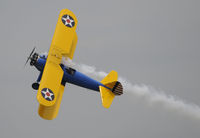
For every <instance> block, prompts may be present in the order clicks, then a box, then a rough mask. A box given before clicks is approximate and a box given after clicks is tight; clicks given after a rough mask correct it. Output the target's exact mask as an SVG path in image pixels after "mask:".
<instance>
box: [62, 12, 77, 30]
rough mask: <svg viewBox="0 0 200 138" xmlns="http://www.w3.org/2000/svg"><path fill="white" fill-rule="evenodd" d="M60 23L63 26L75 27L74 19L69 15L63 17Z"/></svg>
mask: <svg viewBox="0 0 200 138" xmlns="http://www.w3.org/2000/svg"><path fill="white" fill-rule="evenodd" d="M62 22H63V24H64V25H65V26H67V27H70V28H72V27H73V26H74V25H75V22H74V19H73V18H72V17H71V16H70V15H67V14H66V15H63V16H62Z"/></svg>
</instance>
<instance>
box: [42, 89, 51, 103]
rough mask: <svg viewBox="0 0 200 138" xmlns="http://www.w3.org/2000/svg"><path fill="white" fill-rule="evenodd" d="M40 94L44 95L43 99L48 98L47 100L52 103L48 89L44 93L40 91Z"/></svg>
mask: <svg viewBox="0 0 200 138" xmlns="http://www.w3.org/2000/svg"><path fill="white" fill-rule="evenodd" d="M42 93H43V94H44V98H45V99H47V98H49V99H50V100H51V101H52V98H51V96H52V95H53V94H52V93H50V92H49V89H47V90H46V91H42Z"/></svg>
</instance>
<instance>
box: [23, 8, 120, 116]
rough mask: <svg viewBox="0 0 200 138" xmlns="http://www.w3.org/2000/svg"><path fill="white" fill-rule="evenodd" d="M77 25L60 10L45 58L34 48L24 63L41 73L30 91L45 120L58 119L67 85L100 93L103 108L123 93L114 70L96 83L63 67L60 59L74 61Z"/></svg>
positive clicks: (66, 10)
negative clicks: (34, 93)
mask: <svg viewBox="0 0 200 138" xmlns="http://www.w3.org/2000/svg"><path fill="white" fill-rule="evenodd" d="M77 23H78V22H77V18H76V16H75V15H74V14H73V13H72V12H71V11H70V10H68V9H63V10H61V12H60V15H59V18H58V21H57V25H56V29H55V33H54V36H53V40H52V42H51V46H50V49H49V52H48V55H47V56H44V55H39V54H38V53H36V52H35V48H34V49H33V50H32V52H31V53H30V55H29V57H28V59H27V61H26V63H27V62H28V61H29V60H30V65H31V66H34V67H36V68H37V70H39V71H40V74H39V76H38V78H37V81H36V82H34V83H33V84H32V88H33V89H35V90H38V92H37V101H38V102H39V109H38V113H39V115H40V116H41V117H42V118H44V119H47V120H52V119H54V118H55V117H56V116H57V114H58V111H59V107H60V103H61V100H62V96H63V92H64V88H65V85H66V83H71V84H75V85H78V86H81V87H84V88H87V89H91V90H94V91H97V92H100V95H101V100H102V105H103V107H105V108H109V107H110V105H111V103H112V101H113V99H114V97H115V96H116V95H121V94H123V87H122V85H121V83H120V82H119V81H118V74H117V72H116V71H111V72H110V73H109V74H108V75H107V76H106V77H105V78H104V79H103V80H102V81H101V82H98V81H96V80H94V79H92V78H90V77H88V76H86V75H84V74H82V73H81V72H78V71H77V70H75V69H73V68H71V67H68V66H66V65H64V64H62V62H61V60H62V58H63V57H64V58H69V59H72V58H73V55H74V51H75V48H76V44H77V40H78V37H77V34H76V27H77Z"/></svg>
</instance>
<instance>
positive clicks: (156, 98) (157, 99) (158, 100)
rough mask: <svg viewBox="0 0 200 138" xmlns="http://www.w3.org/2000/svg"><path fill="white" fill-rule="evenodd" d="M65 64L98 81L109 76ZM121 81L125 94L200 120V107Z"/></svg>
mask: <svg viewBox="0 0 200 138" xmlns="http://www.w3.org/2000/svg"><path fill="white" fill-rule="evenodd" d="M63 63H64V64H65V65H67V66H70V67H74V68H76V69H77V70H79V71H80V72H82V73H84V74H87V75H88V76H91V77H95V78H96V79H98V80H101V79H102V78H104V77H105V76H106V75H107V73H105V72H103V71H96V68H95V67H93V66H88V65H85V64H77V63H74V62H72V61H71V60H69V59H68V60H67V61H66V60H63ZM119 81H120V82H121V83H122V85H123V87H124V93H131V94H133V95H134V96H135V97H138V98H142V99H145V101H146V102H149V103H150V104H156V105H162V106H163V108H165V109H168V110H170V111H174V112H177V113H180V114H182V115H186V116H188V117H191V118H193V119H198V120H200V107H199V106H197V105H195V104H188V103H186V102H184V101H183V100H181V99H178V98H175V97H174V96H172V95H166V94H165V93H164V92H162V91H156V90H155V89H154V88H152V87H151V86H146V85H136V84H132V83H130V82H129V81H127V80H125V79H123V78H121V77H119Z"/></svg>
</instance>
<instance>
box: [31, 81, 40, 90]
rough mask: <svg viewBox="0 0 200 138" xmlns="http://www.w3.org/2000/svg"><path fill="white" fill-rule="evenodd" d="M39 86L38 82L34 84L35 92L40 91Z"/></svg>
mask: <svg viewBox="0 0 200 138" xmlns="http://www.w3.org/2000/svg"><path fill="white" fill-rule="evenodd" d="M39 86H40V84H39V83H37V82H35V83H33V84H32V88H33V89H34V90H38V88H39Z"/></svg>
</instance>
